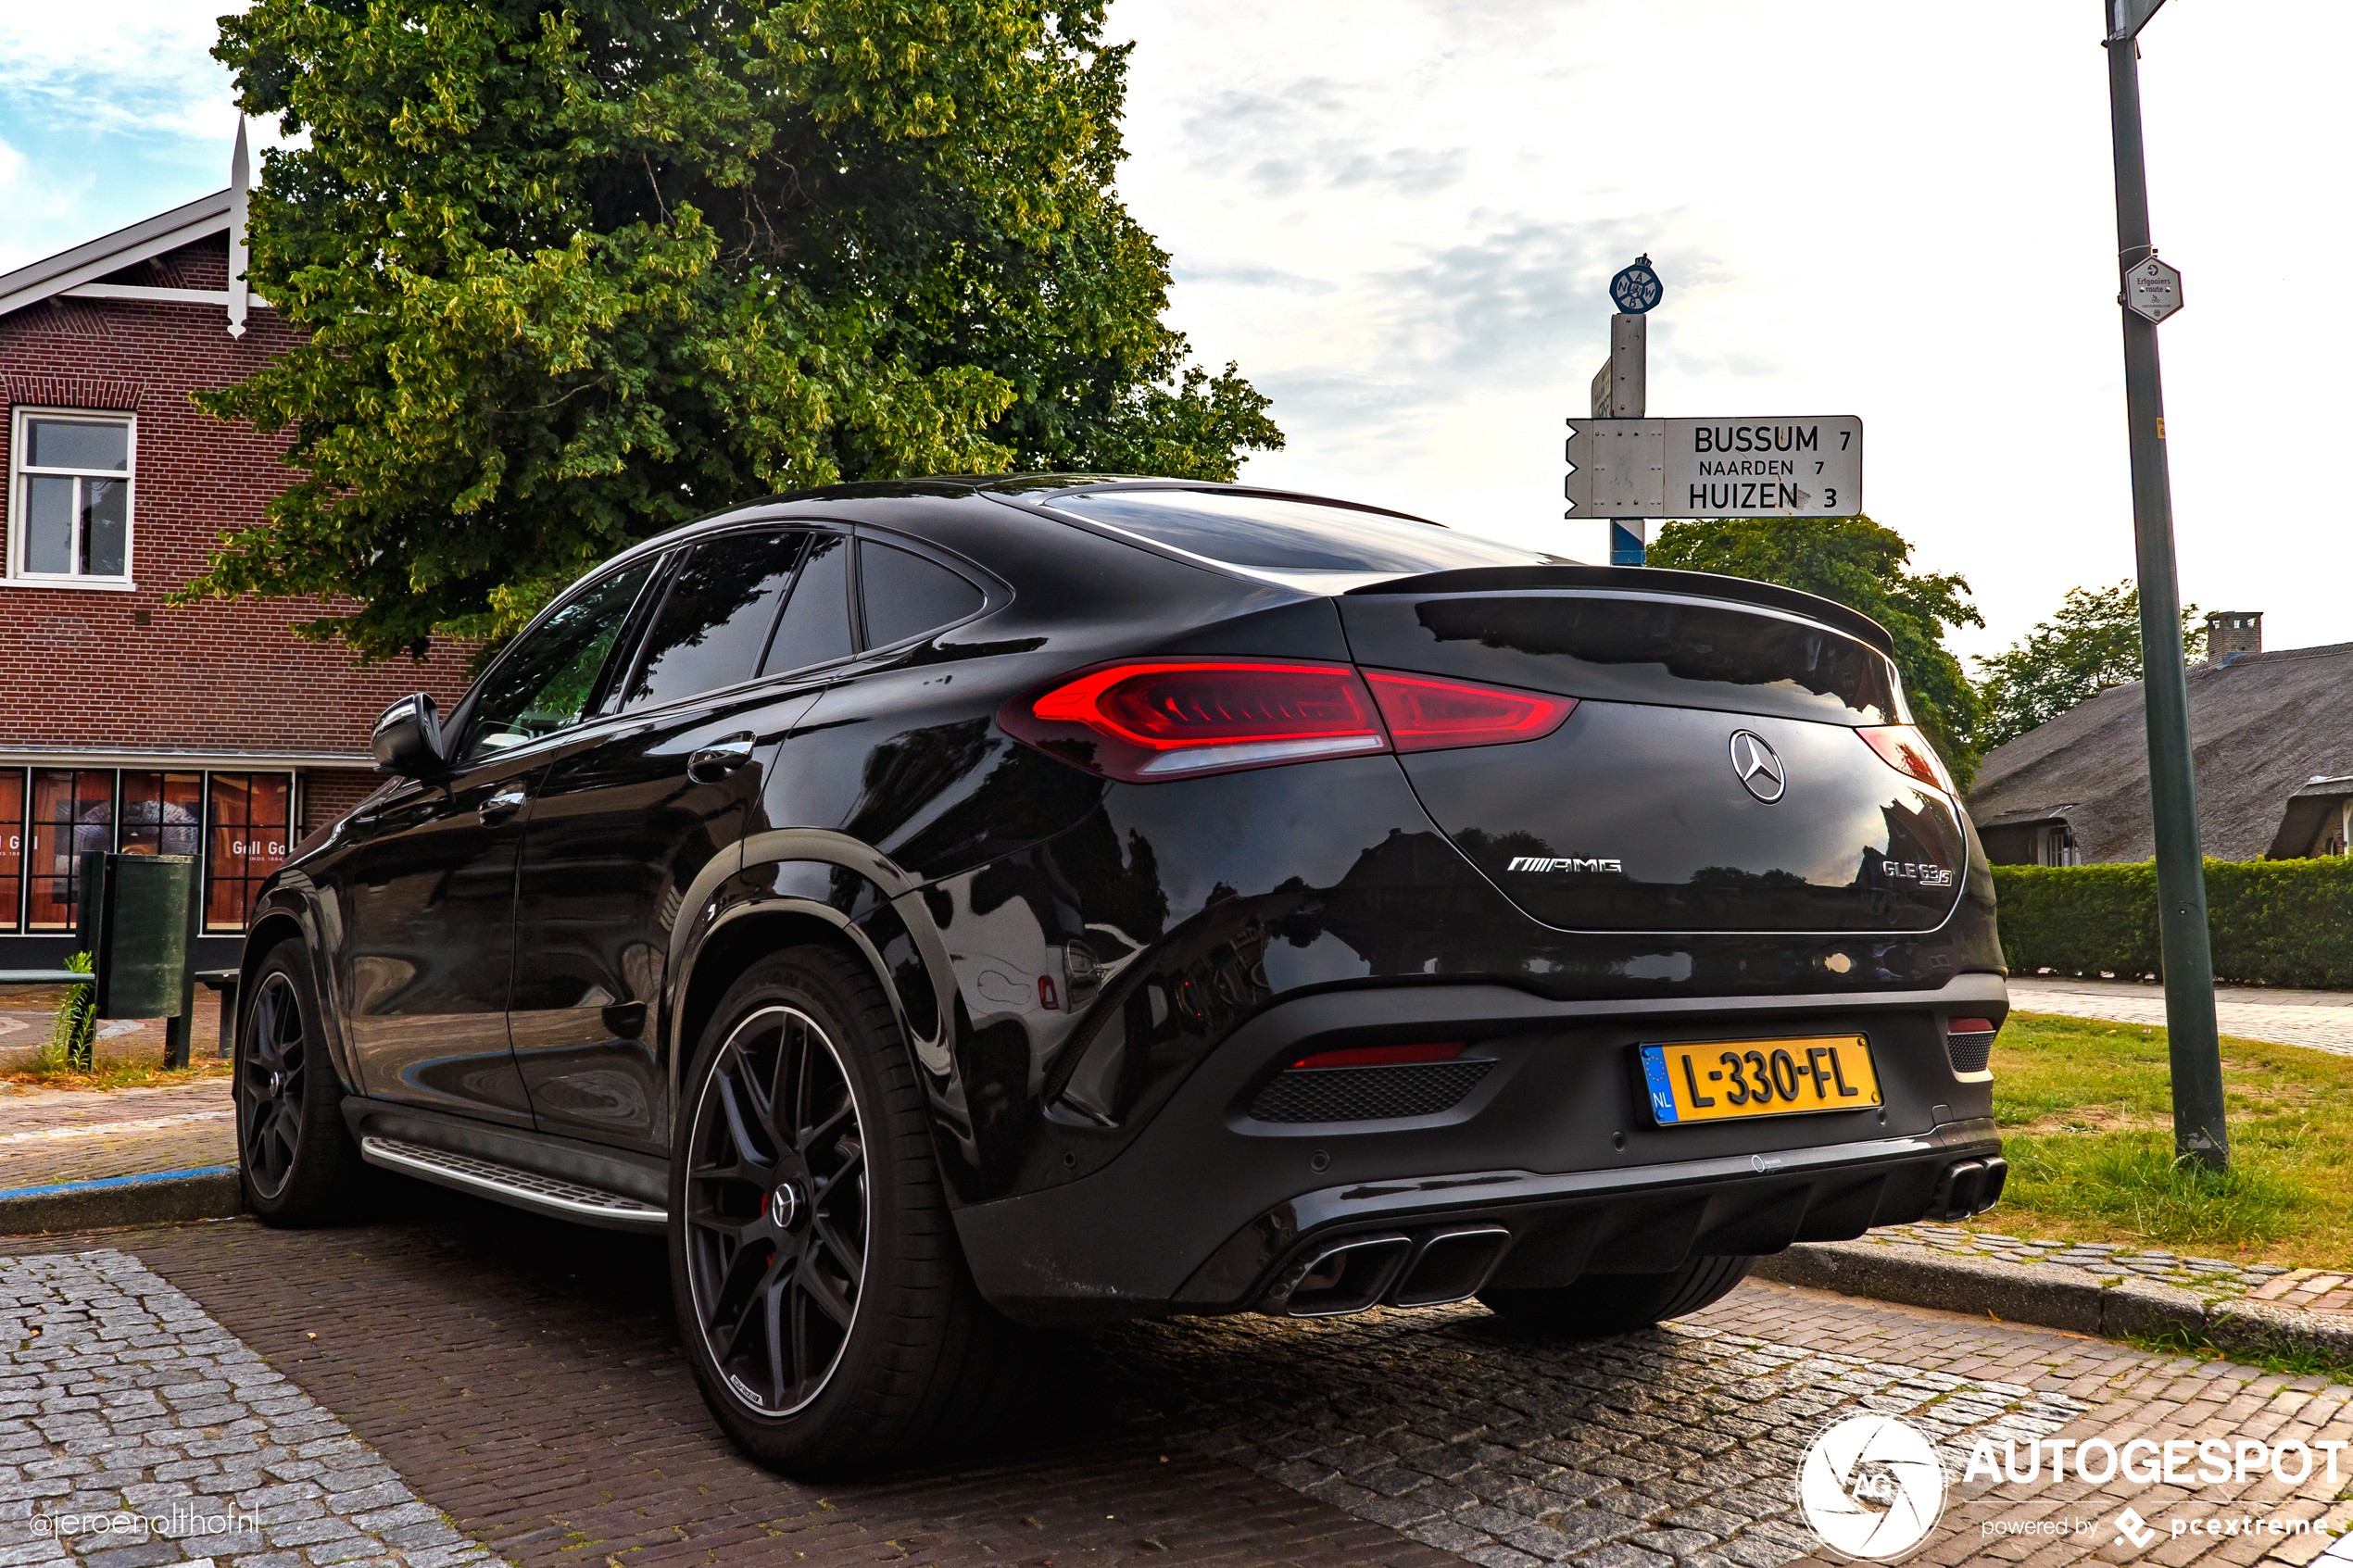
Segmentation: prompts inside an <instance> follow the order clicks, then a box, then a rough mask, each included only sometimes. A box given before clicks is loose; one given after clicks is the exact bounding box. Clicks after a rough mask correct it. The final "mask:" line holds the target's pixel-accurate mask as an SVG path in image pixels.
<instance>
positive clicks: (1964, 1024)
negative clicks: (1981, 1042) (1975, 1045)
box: [1944, 1018, 1994, 1035]
mask: <svg viewBox="0 0 2353 1568" xmlns="http://www.w3.org/2000/svg"><path fill="white" fill-rule="evenodd" d="M1944 1032H1945V1033H1946V1034H1948V1035H1991V1034H1992V1033H1994V1021H1993V1020H1992V1019H1990V1018H1956V1019H1954V1020H1953V1021H1952V1022H1948V1023H1946V1024H1945V1025H1944Z"/></svg>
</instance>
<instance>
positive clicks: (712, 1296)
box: [685, 1006, 872, 1417]
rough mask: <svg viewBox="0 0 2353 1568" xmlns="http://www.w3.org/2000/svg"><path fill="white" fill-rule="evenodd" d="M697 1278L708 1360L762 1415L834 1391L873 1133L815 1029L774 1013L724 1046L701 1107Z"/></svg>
mask: <svg viewBox="0 0 2353 1568" xmlns="http://www.w3.org/2000/svg"><path fill="white" fill-rule="evenodd" d="M687 1158H688V1163H687V1167H686V1213H685V1223H686V1272H687V1278H688V1280H689V1281H690V1283H691V1284H692V1286H693V1290H694V1312H695V1321H696V1323H697V1325H698V1328H699V1329H700V1331H701V1333H702V1336H703V1345H704V1348H705V1351H706V1353H707V1354H708V1355H709V1356H710V1358H711V1364H712V1365H713V1366H714V1367H715V1368H716V1369H717V1371H718V1373H719V1375H720V1377H721V1378H722V1379H723V1380H724V1383H725V1384H726V1386H727V1387H728V1389H729V1391H730V1392H731V1393H733V1394H734V1395H735V1397H736V1399H740V1400H742V1401H743V1403H744V1405H745V1406H746V1407H747V1408H748V1409H749V1410H750V1411H753V1412H754V1413H756V1414H759V1415H761V1416H771V1417H774V1416H784V1415H790V1414H792V1413H794V1412H795V1411H799V1410H801V1409H803V1408H804V1407H806V1406H807V1405H808V1404H809V1402H810V1401H811V1400H812V1399H815V1398H816V1397H817V1396H818V1395H819V1394H821V1393H823V1392H824V1388H825V1385H826V1383H827V1382H828V1381H830V1380H831V1378H832V1377H833V1374H834V1369H835V1368H836V1367H837V1366H838V1365H840V1363H841V1358H842V1352H843V1351H844V1350H845V1349H847V1348H849V1336H850V1331H851V1329H852V1328H853V1327H854V1326H855V1325H856V1323H857V1319H858V1310H859V1306H860V1304H861V1302H862V1299H863V1298H864V1295H865V1283H866V1249H867V1241H868V1236H869V1233H870V1231H871V1228H872V1226H871V1219H870V1216H869V1212H868V1193H867V1181H866V1147H865V1125H864V1123H863V1121H862V1118H861V1117H860V1115H859V1109H858V1096H857V1091H856V1090H855V1089H854V1088H853V1087H852V1085H851V1084H850V1081H849V1073H848V1072H847V1071H846V1070H845V1069H844V1067H843V1065H842V1060H841V1055H840V1053H839V1051H838V1050H837V1048H836V1047H835V1045H834V1042H833V1041H832V1040H830V1039H828V1038H827V1037H826V1035H825V1031H824V1028H823V1026H821V1025H820V1024H819V1023H818V1022H817V1021H816V1020H815V1019H813V1018H812V1017H810V1015H809V1014H808V1013H806V1012H803V1011H801V1010H799V1009H797V1008H793V1007H787V1006H770V1007H765V1008H761V1010H758V1011H755V1012H753V1013H751V1014H750V1015H749V1016H748V1017H746V1018H744V1019H743V1020H742V1021H741V1022H738V1023H737V1024H736V1028H735V1030H734V1032H733V1033H732V1034H730V1035H728V1037H727V1039H726V1041H725V1043H724V1044H723V1045H722V1046H721V1047H720V1049H719V1058H718V1060H716V1061H715V1062H713V1063H712V1065H711V1073H710V1075H709V1076H708V1077H706V1078H705V1079H704V1080H703V1085H702V1094H701V1096H700V1098H699V1099H698V1102H697V1104H696V1107H695V1121H694V1131H693V1133H692V1135H691V1139H690V1142H689V1144H688V1157H687Z"/></svg>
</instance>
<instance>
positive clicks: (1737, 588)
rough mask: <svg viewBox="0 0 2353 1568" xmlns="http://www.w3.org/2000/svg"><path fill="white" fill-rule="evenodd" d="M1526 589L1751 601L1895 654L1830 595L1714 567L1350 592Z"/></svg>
mask: <svg viewBox="0 0 2353 1568" xmlns="http://www.w3.org/2000/svg"><path fill="white" fill-rule="evenodd" d="M1529 588H1598V589H1604V590H1607V591H1609V592H1612V593H1619V594H1685V595H1689V596H1692V597H1693V598H1702V599H1726V600H1730V602H1732V603H1734V604H1746V605H1755V606H1758V607H1759V608H1764V609H1778V610H1781V611H1784V612H1785V613H1787V614H1791V615H1802V616H1804V617H1805V618H1806V620H1808V621H1819V622H1820V623H1821V624H1823V625H1825V626H1828V627H1831V629H1832V630H1834V631H1839V632H1843V633H1846V634H1847V635H1848V636H1850V637H1855V638H1858V639H1860V640H1861V641H1863V642H1866V643H1869V645H1870V646H1873V647H1875V648H1877V649H1878V650H1879V651H1880V652H1881V653H1883V654H1886V655H1888V656H1889V657H1891V658H1893V657H1894V653H1895V639H1894V637H1891V636H1890V635H1888V632H1887V628H1886V627H1884V626H1882V625H1881V624H1880V623H1879V622H1878V621H1873V620H1872V619H1871V618H1870V617H1869V616H1868V615H1865V614H1864V613H1863V612H1862V611H1860V610H1856V609H1849V608H1846V607H1845V606H1844V605H1843V604H1840V603H1838V602H1837V601H1836V600H1834V599H1826V598H1823V597H1821V596H1819V595H1818V594H1809V593H1806V592H1805V591H1804V590H1802V589H1798V588H1784V587H1782V586H1781V585H1780V583H1759V582H1756V581H1755V580H1754V579H1752V578H1747V577H1719V576H1718V575H1717V574H1716V573H1715V572H1712V571H1667V569H1665V568H1663V567H1649V566H1574V565H1568V564H1566V563H1564V564H1562V565H1560V566H1467V567H1463V568H1460V569H1458V570H1456V571H1428V572H1424V573H1422V574H1420V575H1419V576H1416V577H1391V578H1390V579H1388V580H1386V581H1385V582H1380V583H1365V585H1364V586H1363V587H1361V588H1351V589H1349V590H1348V593H1349V596H1351V597H1354V596H1357V595H1365V596H1371V595H1376V594H1378V595H1395V594H1501V593H1510V592H1514V591H1516V590H1525V589H1529Z"/></svg>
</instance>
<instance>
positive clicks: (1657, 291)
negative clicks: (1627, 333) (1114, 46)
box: [1609, 256, 1667, 316]
mask: <svg viewBox="0 0 2353 1568" xmlns="http://www.w3.org/2000/svg"><path fill="white" fill-rule="evenodd" d="M1666 296H1667V288H1666V285H1665V284H1663V283H1661V282H1659V281H1658V273H1657V272H1656V271H1655V270H1652V267H1651V258H1650V257H1647V256H1638V257H1635V258H1634V265H1633V266H1631V267H1629V268H1627V269H1626V270H1624V271H1621V272H1620V273H1618V274H1617V277H1615V278H1612V279H1611V280H1610V281H1609V297H1610V302H1611V303H1612V304H1614V305H1616V306H1617V308H1618V309H1619V310H1621V311H1623V312H1624V313H1626V314H1627V315H1629V316H1640V315H1641V314H1642V312H1643V311H1645V310H1648V309H1650V308H1651V307H1654V306H1655V305H1656V304H1657V303H1658V302H1659V301H1660V300H1661V299H1664V298H1665V297H1666Z"/></svg>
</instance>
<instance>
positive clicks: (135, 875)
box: [74, 850, 197, 1067]
mask: <svg viewBox="0 0 2353 1568" xmlns="http://www.w3.org/2000/svg"><path fill="white" fill-rule="evenodd" d="M78 870H79V872H80V876H79V886H78V887H77V889H76V892H77V894H78V895H79V897H78V906H79V907H78V908H77V909H76V910H75V925H74V933H75V936H76V939H77V940H78V941H79V942H80V944H81V947H82V951H83V952H86V953H88V954H89V955H90V969H91V986H92V990H93V992H94V1000H95V1001H96V1002H97V1016H98V1017H100V1018H162V1019H168V1020H170V1023H169V1024H168V1025H167V1027H166V1029H165V1031H164V1049H163V1060H164V1065H165V1066H166V1067H184V1066H186V1065H187V1064H188V1058H189V1048H188V1047H189V1022H190V1020H191V1019H192V1018H193V1017H194V1016H195V983H196V980H195V952H196V916H197V908H196V897H197V886H196V860H195V856H193V855H125V854H120V853H109V852H105V851H100V850H90V851H86V852H85V853H84V854H83V855H82V862H81V865H80V867H79V868H78Z"/></svg>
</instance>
